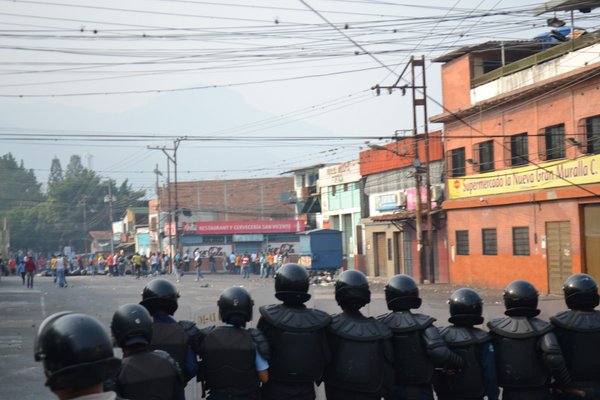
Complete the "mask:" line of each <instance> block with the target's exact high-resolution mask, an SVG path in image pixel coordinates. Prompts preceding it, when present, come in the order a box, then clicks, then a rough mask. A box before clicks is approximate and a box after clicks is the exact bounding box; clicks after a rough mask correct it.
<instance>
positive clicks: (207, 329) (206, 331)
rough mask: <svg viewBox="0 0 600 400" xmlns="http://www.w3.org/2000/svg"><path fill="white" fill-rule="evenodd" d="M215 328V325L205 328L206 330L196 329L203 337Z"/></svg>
mask: <svg viewBox="0 0 600 400" xmlns="http://www.w3.org/2000/svg"><path fill="white" fill-rule="evenodd" d="M216 328H217V327H216V326H215V325H211V326H207V327H206V328H202V329H198V330H199V331H200V332H201V333H202V335H203V336H204V337H206V336H208V334H209V333H211V332H212V331H214V330H215V329H216Z"/></svg>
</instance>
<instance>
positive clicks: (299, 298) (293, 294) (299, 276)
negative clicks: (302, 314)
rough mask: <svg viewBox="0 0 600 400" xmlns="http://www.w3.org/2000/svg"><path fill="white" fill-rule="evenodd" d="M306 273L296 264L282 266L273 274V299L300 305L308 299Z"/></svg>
mask: <svg viewBox="0 0 600 400" xmlns="http://www.w3.org/2000/svg"><path fill="white" fill-rule="evenodd" d="M308 285H309V284H308V272H306V269H304V267H301V266H300V265H298V264H294V263H289V264H284V265H282V266H281V268H279V270H278V271H277V273H276V274H275V297H277V298H278V299H279V300H281V301H283V302H284V303H292V304H302V303H305V302H307V301H308V300H309V299H310V294H308Z"/></svg>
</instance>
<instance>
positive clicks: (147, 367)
mask: <svg viewBox="0 0 600 400" xmlns="http://www.w3.org/2000/svg"><path fill="white" fill-rule="evenodd" d="M152 325H153V322H152V317H151V316H150V314H149V313H148V310H146V308H144V307H143V306H141V305H139V304H125V305H122V306H120V307H119V308H118V309H117V311H116V312H115V313H114V315H113V317H112V322H111V325H110V328H111V332H112V335H113V337H114V338H115V341H116V343H117V345H118V346H119V347H120V348H121V349H122V350H123V365H122V367H121V370H120V371H119V375H118V377H117V379H116V391H117V394H118V395H119V396H121V397H123V398H125V399H129V400H146V399H155V400H171V399H173V400H185V393H184V386H185V381H184V378H183V375H182V373H181V369H180V368H179V365H178V364H177V361H175V360H174V359H173V358H172V357H171V356H170V355H169V354H168V353H167V352H165V351H162V350H154V351H151V350H150V347H149V345H150V342H151V341H152Z"/></svg>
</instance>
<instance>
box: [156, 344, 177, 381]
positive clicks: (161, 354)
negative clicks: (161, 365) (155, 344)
mask: <svg viewBox="0 0 600 400" xmlns="http://www.w3.org/2000/svg"><path fill="white" fill-rule="evenodd" d="M152 354H154V355H156V356H157V357H160V358H163V359H164V360H166V361H168V362H169V364H171V365H172V366H173V369H174V370H175V371H176V372H177V376H178V377H179V379H181V382H182V383H183V382H185V380H184V377H183V372H181V368H180V367H179V364H178V363H177V361H175V359H174V358H173V357H171V355H170V354H169V353H167V352H166V351H163V350H153V351H152Z"/></svg>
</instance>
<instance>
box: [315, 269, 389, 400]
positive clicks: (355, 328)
mask: <svg viewBox="0 0 600 400" xmlns="http://www.w3.org/2000/svg"><path fill="white" fill-rule="evenodd" d="M335 300H336V301H337V303H338V305H339V306H340V307H341V308H342V313H341V314H336V315H334V316H333V317H332V321H331V324H330V325H329V327H328V343H329V346H330V348H331V352H332V361H331V363H330V364H329V365H328V366H327V368H326V370H325V393H326V396H327V399H328V400H353V399H356V400H359V399H360V400H371V399H372V400H379V399H381V397H382V396H383V397H385V396H387V395H388V394H389V392H390V390H391V388H392V386H393V373H394V372H393V364H392V363H393V351H392V346H391V343H390V339H391V337H392V331H391V330H390V329H389V328H388V327H387V326H386V325H384V324H382V323H381V322H379V321H377V320H375V319H374V318H367V317H365V316H364V315H363V314H361V312H360V311H359V310H360V309H361V308H362V307H364V306H365V305H367V304H369V303H370V301H371V291H370V289H369V282H368V281H367V278H366V276H365V275H364V274H363V273H362V272H360V271H358V270H347V271H344V272H342V273H341V274H340V276H339V277H338V280H337V282H336V283H335ZM358 366H360V367H358Z"/></svg>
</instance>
